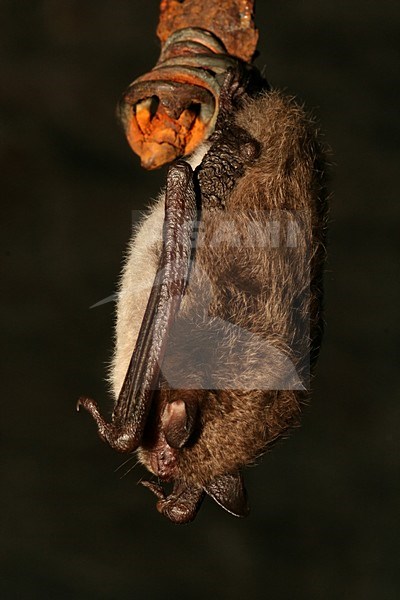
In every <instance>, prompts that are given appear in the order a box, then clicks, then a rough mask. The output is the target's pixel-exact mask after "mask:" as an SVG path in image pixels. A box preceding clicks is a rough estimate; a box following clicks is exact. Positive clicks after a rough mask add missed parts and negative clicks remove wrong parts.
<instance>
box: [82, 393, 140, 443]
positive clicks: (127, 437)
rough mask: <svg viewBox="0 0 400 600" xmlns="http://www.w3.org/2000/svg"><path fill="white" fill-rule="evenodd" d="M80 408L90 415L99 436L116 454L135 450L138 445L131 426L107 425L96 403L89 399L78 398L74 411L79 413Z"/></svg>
mask: <svg viewBox="0 0 400 600" xmlns="http://www.w3.org/2000/svg"><path fill="white" fill-rule="evenodd" d="M81 406H82V407H83V408H84V409H85V410H86V411H87V412H88V413H89V414H90V415H92V417H93V419H94V420H95V422H96V425H97V431H98V434H99V436H100V437H101V439H102V440H103V441H104V442H107V444H109V445H110V446H111V448H113V449H114V450H117V452H133V451H134V450H136V449H137V447H138V445H139V443H138V440H137V435H135V433H134V430H133V428H132V426H130V425H120V426H117V425H115V424H114V423H107V421H105V420H104V419H103V417H102V416H101V414H100V411H99V407H98V406H97V403H96V402H95V401H94V400H92V399H91V398H79V400H78V402H77V405H76V410H78V411H79V410H80V407H81Z"/></svg>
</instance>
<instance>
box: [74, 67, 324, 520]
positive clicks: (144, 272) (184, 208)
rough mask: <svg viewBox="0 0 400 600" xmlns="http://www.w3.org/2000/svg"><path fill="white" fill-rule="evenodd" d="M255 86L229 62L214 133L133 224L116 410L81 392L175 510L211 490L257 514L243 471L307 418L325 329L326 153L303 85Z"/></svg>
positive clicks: (102, 426)
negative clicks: (289, 90) (299, 96)
mask: <svg viewBox="0 0 400 600" xmlns="http://www.w3.org/2000/svg"><path fill="white" fill-rule="evenodd" d="M255 87H257V86H255ZM255 87H254V86H252V82H251V74H249V71H248V70H247V71H246V70H245V69H243V68H236V69H229V70H228V74H227V75H226V78H225V81H224V83H223V86H222V89H221V96H220V109H219V114H218V118H217V122H216V126H215V131H214V133H213V134H212V136H211V137H210V138H209V139H208V141H206V142H205V143H203V144H202V146H200V148H199V149H198V150H196V151H195V152H194V153H193V154H192V155H191V156H190V157H188V158H187V159H180V160H178V161H176V162H175V163H173V164H172V165H171V167H170V168H169V171H168V174H167V180H166V187H165V191H164V192H163V193H162V194H161V195H160V197H159V199H158V200H157V202H156V203H155V204H154V205H153V207H152V208H151V210H150V211H149V213H148V214H147V216H146V217H145V219H144V220H143V222H142V223H141V225H140V227H139V228H138V230H137V231H136V232H135V234H134V236H133V239H132V241H131V243H130V249H129V254H128V258H127V261H126V264H125V267H124V270H123V275H122V280H121V287H120V291H119V299H118V308H117V335H116V349H115V356H114V360H113V366H112V370H111V376H110V379H111V382H112V386H113V390H114V394H115V398H116V399H115V405H114V410H113V413H112V418H111V421H110V422H107V421H106V420H105V419H104V418H103V417H102V416H101V414H100V411H99V408H98V406H97V404H96V402H95V401H94V400H92V399H90V398H86V397H84V398H81V399H80V400H79V401H78V408H79V407H80V406H82V407H83V408H85V409H86V410H87V411H88V412H89V413H90V414H91V415H92V417H93V418H94V420H95V422H96V424H97V428H98V432H99V435H100V437H101V438H102V439H103V440H104V441H106V442H107V443H108V444H109V445H110V446H111V447H112V448H114V449H115V450H117V451H120V452H127V453H132V452H137V455H138V458H139V460H140V462H141V463H142V464H143V465H145V467H147V469H148V470H149V471H150V472H151V473H152V474H154V475H155V476H156V478H157V479H156V480H152V481H147V482H142V483H143V484H144V485H145V486H146V487H148V488H149V489H150V490H151V491H152V492H153V493H154V494H155V495H156V497H157V499H158V500H157V509H158V511H159V512H161V513H162V514H163V515H165V516H166V517H167V518H169V519H170V520H171V521H172V522H174V523H188V522H190V521H192V520H193V519H194V518H195V516H196V514H197V512H198V510H199V507H200V505H201V503H202V501H203V498H204V496H205V495H208V496H209V497H211V498H213V499H214V500H215V501H216V502H217V503H218V504H219V505H220V506H221V507H223V508H224V509H225V510H226V511H228V512H229V513H231V514H232V515H235V516H239V517H242V516H246V515H247V514H248V512H249V506H248V499H247V493H246V490H245V486H244V482H243V476H242V470H243V468H244V467H246V466H248V465H251V464H254V463H255V462H256V461H257V459H258V458H259V457H260V456H261V455H262V454H264V453H265V452H266V451H267V450H268V449H269V448H270V447H271V446H272V445H273V443H274V442H275V441H276V440H278V439H279V438H280V437H281V436H282V435H284V434H285V433H286V432H287V431H288V430H290V429H291V428H293V427H295V426H297V425H298V424H299V421H300V412H301V407H302V405H303V404H304V402H306V401H307V399H308V397H309V388H310V377H311V374H312V372H313V366H314V364H315V361H316V358H317V355H318V350H319V346H320V341H321V336H322V329H323V325H322V309H321V306H322V274H323V264H324V257H325V246H324V239H325V223H326V205H327V201H326V190H325V179H324V162H323V152H322V150H321V145H320V143H319V141H318V136H317V133H316V128H315V125H314V123H313V122H312V120H310V119H309V118H308V117H307V115H306V114H305V113H304V111H303V109H302V108H301V107H299V106H298V105H297V104H296V103H295V102H294V100H293V99H290V98H287V97H285V96H284V95H282V94H281V93H279V92H277V91H274V90H270V89H269V88H268V87H267V86H264V87H262V86H261V87H260V86H259V87H258V89H255ZM132 348H134V350H133V352H132ZM169 482H171V483H172V491H171V492H170V493H169V494H168V493H167V492H166V491H165V484H166V483H169Z"/></svg>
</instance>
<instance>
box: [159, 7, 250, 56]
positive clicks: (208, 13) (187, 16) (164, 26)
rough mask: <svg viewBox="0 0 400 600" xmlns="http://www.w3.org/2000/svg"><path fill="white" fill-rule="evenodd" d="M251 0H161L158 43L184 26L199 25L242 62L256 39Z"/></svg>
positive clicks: (163, 41)
mask: <svg viewBox="0 0 400 600" xmlns="http://www.w3.org/2000/svg"><path fill="white" fill-rule="evenodd" d="M253 17H254V0H218V1H216V0H200V1H199V0H183V1H181V2H180V1H179V0H161V4H160V21H159V24H158V28H157V35H158V37H159V38H160V40H161V43H163V44H164V43H165V41H166V40H167V39H168V38H169V36H170V35H171V34H172V33H174V31H177V30H178V29H183V28H185V27H200V28H201V29H205V30H206V31H210V32H211V33H213V34H214V35H215V36H216V37H217V38H218V39H219V40H221V41H222V42H223V44H224V46H225V48H226V50H227V52H228V54H231V55H232V56H236V57H237V58H240V59H242V60H244V61H246V62H247V61H250V60H251V59H252V58H253V55H254V52H255V50H256V46H257V41H258V30H257V29H256V26H255V23H254V18H253Z"/></svg>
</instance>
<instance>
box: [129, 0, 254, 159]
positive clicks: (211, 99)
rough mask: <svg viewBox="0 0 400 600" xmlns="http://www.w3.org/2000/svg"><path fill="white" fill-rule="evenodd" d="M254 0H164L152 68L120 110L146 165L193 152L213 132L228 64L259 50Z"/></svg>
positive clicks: (249, 57)
mask: <svg viewBox="0 0 400 600" xmlns="http://www.w3.org/2000/svg"><path fill="white" fill-rule="evenodd" d="M253 9H254V1H252V0H223V1H222V2H215V0H214V1H213V2H211V1H210V0H185V1H183V2H179V1H178V0H162V1H161V5H160V22H159V26H158V29H157V33H158V36H159V38H160V40H161V42H162V48H161V55H160V58H159V60H158V62H157V64H156V66H155V67H154V69H152V71H150V72H149V73H146V74H145V75H143V76H141V77H139V78H138V79H136V80H135V81H134V82H133V83H132V84H131V85H130V86H129V88H128V89H127V91H126V92H125V94H124V96H123V98H122V101H121V104H120V111H119V114H120V117H121V120H122V122H123V125H124V127H125V132H126V136H127V138H128V142H129V144H130V146H131V148H132V149H133V150H134V152H136V153H137V154H138V155H139V156H140V158H141V164H142V166H143V167H144V168H146V169H156V168H157V167H160V166H162V165H164V164H166V163H169V162H172V161H173V160H175V159H176V158H178V157H179V156H184V155H187V154H190V153H191V152H192V151H193V150H194V149H195V148H196V147H197V146H198V145H199V144H200V143H201V142H202V141H204V140H205V139H207V137H208V136H209V135H210V134H211V133H212V131H213V128H214V125H215V120H216V117H217V114H218V108H219V90H220V84H221V82H222V80H223V78H224V75H225V73H226V70H227V69H228V67H230V66H234V65H235V64H236V63H237V62H238V61H239V62H240V61H245V62H247V61H249V60H250V59H251V58H252V56H253V55H254V52H255V49H256V44H257V39H258V32H257V30H256V29H255V26H254V21H253Z"/></svg>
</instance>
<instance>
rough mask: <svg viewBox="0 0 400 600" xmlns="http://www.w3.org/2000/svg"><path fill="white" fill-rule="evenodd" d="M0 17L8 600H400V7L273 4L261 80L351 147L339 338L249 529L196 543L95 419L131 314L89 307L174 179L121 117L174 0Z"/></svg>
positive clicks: (206, 529) (263, 11)
mask: <svg viewBox="0 0 400 600" xmlns="http://www.w3.org/2000/svg"><path fill="white" fill-rule="evenodd" d="M0 7H1V18H0V23H1V25H0V27H1V31H0V40H1V42H0V43H1V48H2V50H1V71H2V80H3V83H2V85H1V92H0V99H1V138H2V146H1V166H2V185H1V189H2V209H1V213H2V217H1V222H2V225H3V228H2V234H1V240H0V242H1V264H2V269H3V273H2V275H1V284H2V294H1V304H2V307H1V316H2V318H3V332H4V334H3V336H2V341H3V344H4V347H3V354H2V359H1V366H2V378H1V382H2V401H1V409H0V410H1V494H0V498H1V508H0V514H1V519H2V524H1V544H0V548H1V550H0V552H1V555H2V557H1V558H2V572H1V584H0V586H1V587H0V595H1V598H5V599H7V600H8V599H13V598H40V599H42V598H45V597H50V598H77V599H92V598H93V599H101V600H102V599H114V598H115V599H116V598H118V599H125V598H126V599H127V598H139V597H143V598H156V599H158V598H164V597H166V598H172V597H175V598H193V599H200V598H205V597H216V598H235V599H236V598H242V597H244V596H248V597H250V598H264V597H265V598H272V597H273V598H278V599H291V600H292V599H295V600H297V599H299V600H301V599H305V600H309V599H313V598H318V599H319V598H324V599H325V598H326V599H331V598H332V599H336V598H344V599H347V598H348V599H352V600H355V599H357V600H358V599H360V600H369V599H379V600H386V599H397V598H399V597H400V576H399V564H398V563H399V560H398V559H399V545H398V541H399V539H398V538H399V500H400V494H399V467H400V453H399V442H398V441H399V377H398V370H397V364H396V363H397V360H396V358H398V357H395V344H396V342H397V339H398V330H399V322H398V318H397V317H398V306H399V293H398V292H399V284H398V279H397V277H398V268H397V260H398V259H397V257H396V250H397V243H398V237H399V225H398V217H399V213H400V208H399V194H398V178H397V173H396V172H395V168H396V166H397V165H396V163H395V161H396V158H397V156H396V155H397V154H398V153H397V148H398V146H397V144H398V137H397V136H398V133H399V97H398V94H397V92H398V81H397V76H398V65H399V56H398V52H397V50H396V45H395V44H396V39H397V37H398V32H399V4H398V2H397V1H394V0H383V1H380V2H366V1H365V0H364V1H361V0H351V1H348V2H344V1H339V0H338V1H336V2H335V3H333V2H317V1H316V0H302V2H300V1H297V2H296V1H292V2H263V3H262V2H261V1H260V2H259V3H258V12H257V24H258V27H259V29H260V33H261V36H260V37H261V39H260V44H259V48H260V57H259V59H258V61H257V63H258V65H259V66H260V67H262V66H263V65H266V72H267V75H268V77H269V79H270V81H271V82H272V83H273V85H274V86H276V87H281V88H286V89H287V90H288V92H289V93H291V94H295V95H296V96H297V97H298V98H299V99H300V100H301V101H304V102H305V103H306V104H307V106H308V107H309V108H311V109H313V110H314V113H315V114H316V115H317V118H318V120H319V121H320V123H321V125H322V128H323V131H324V132H325V136H326V140H327V141H328V142H329V144H330V145H331V147H332V149H333V157H332V160H333V162H334V163H335V166H334V167H333V168H332V183H331V188H332V191H333V192H334V199H333V201H332V209H331V224H330V243H329V264H328V267H327V275H326V320H327V330H326V337H325V341H324V345H323V351H322V354H321V358H320V361H319V365H318V372H317V378H316V381H315V392H314V395H313V400H312V404H311V406H310V407H309V409H308V410H307V411H306V414H305V416H304V424H303V427H302V429H301V430H298V431H296V432H295V433H294V434H293V435H292V437H291V438H290V439H289V440H287V441H285V442H284V443H282V444H280V445H279V446H278V447H277V448H275V449H274V451H273V452H272V453H271V454H269V455H268V456H266V457H265V458H264V460H263V461H262V463H261V464H260V465H259V466H258V467H257V468H255V469H249V470H248V472H247V477H246V479H247V486H248V490H249V494H250V498H251V503H252V512H251V515H250V517H249V518H248V519H245V520H237V519H234V518H233V517H230V516H229V515H227V514H226V513H224V512H223V511H222V510H221V509H219V508H218V507H217V506H216V505H214V504H212V503H211V502H210V501H206V502H205V503H204V505H203V508H202V510H201V511H200V513H199V515H198V517H197V519H196V521H195V522H194V523H193V524H191V525H188V526H186V527H178V526H173V525H171V524H170V523H169V522H168V521H167V520H166V519H164V518H162V517H161V516H159V515H158V513H157V512H156V511H155V506H154V504H155V502H154V498H153V497H152V495H150V493H149V492H148V491H147V490H145V489H142V488H141V487H138V486H137V485H136V484H137V481H138V480H139V478H140V477H141V476H142V475H143V474H144V472H143V471H142V470H141V469H140V467H136V469H135V470H133V471H132V472H130V473H129V474H128V475H127V476H126V477H122V478H121V475H122V474H123V473H124V469H122V470H121V471H118V472H117V473H115V472H114V471H115V469H116V468H117V467H118V466H119V465H120V464H121V463H122V462H123V458H121V457H120V456H119V455H117V454H115V453H114V452H112V451H111V450H110V449H109V448H108V447H107V446H106V445H104V444H102V443H101V442H100V441H99V439H98V438H97V435H96V433H95V428H94V425H93V423H92V422H91V421H90V419H89V417H88V416H87V415H85V414H79V415H78V414H76V412H75V402H76V400H77V398H78V397H79V396H80V395H81V394H84V393H86V394H90V395H91V396H93V397H95V398H97V399H98V400H100V401H101V403H102V406H103V408H104V409H106V408H107V406H108V407H110V397H109V395H108V392H107V385H106V383H105V381H104V378H105V368H106V364H107V361H108V360H109V358H110V355H111V349H112V327H113V310H114V304H113V303H108V304H104V305H103V306H101V307H99V308H96V309H92V310H90V309H89V307H90V306H91V305H92V304H94V303H95V302H97V301H98V300H101V299H102V298H104V297H107V296H109V295H110V294H112V293H113V291H114V290H115V286H116V282H117V279H118V274H119V270H120V264H121V257H122V254H123V252H124V249H125V247H126V244H127V241H128V238H129V235H130V230H131V222H132V217H131V213H132V210H134V209H138V208H144V207H145V205H146V202H147V201H148V199H149V198H151V197H154V196H155V195H156V194H157V192H158V190H159V188H160V186H161V185H162V183H163V179H164V176H165V171H160V172H152V173H147V172H143V171H142V170H141V168H140V166H139V163H138V160H137V158H136V157H135V156H134V155H133V154H132V153H131V151H130V149H129V148H128V145H127V143H126V142H125V139H124V136H123V134H122V132H121V130H120V129H119V126H118V124H117V122H116V118H115V114H114V107H115V104H116V101H117V99H118V97H119V95H120V93H121V92H122V91H123V89H124V88H125V87H126V85H127V84H128V83H129V82H130V81H132V80H133V79H134V78H135V77H137V76H138V75H139V74H142V73H144V72H146V71H147V70H149V69H150V68H151V67H152V66H153V65H154V64H155V62H156V59H157V57H158V52H159V45H158V41H157V38H156V36H155V28H156V24H157V20H158V1H157V0H152V1H149V2H139V1H135V0H113V1H111V0H108V1H106V0H96V1H94V0H90V1H89V0H86V1H85V2H82V1H80V2H78V1H77V0H72V1H67V2H62V1H61V0H42V1H39V0H29V1H22V0H20V1H19V2H15V1H12V0H8V1H7V0H3V1H2V2H1V3H0ZM107 403H108V404H107ZM132 464H133V463H130V464H128V465H127V467H126V468H128V467H129V466H131V465H132ZM125 470H126V469H125Z"/></svg>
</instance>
